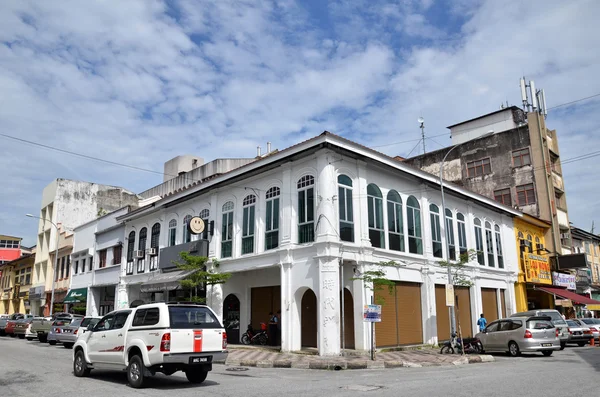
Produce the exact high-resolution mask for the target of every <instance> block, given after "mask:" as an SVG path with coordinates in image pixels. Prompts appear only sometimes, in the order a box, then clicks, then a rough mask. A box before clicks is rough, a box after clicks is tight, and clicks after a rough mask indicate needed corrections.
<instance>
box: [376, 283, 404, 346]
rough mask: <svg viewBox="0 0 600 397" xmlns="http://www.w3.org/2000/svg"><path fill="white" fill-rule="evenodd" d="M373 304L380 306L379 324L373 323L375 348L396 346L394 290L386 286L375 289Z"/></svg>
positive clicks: (396, 324) (396, 327) (396, 328)
mask: <svg viewBox="0 0 600 397" xmlns="http://www.w3.org/2000/svg"><path fill="white" fill-rule="evenodd" d="M375 304H376V305H381V322H379V323H375V343H376V344H377V347H385V346H397V345H398V318H397V315H396V289H395V288H392V290H391V291H390V289H389V288H388V286H387V285H384V286H381V287H378V288H376V289H375Z"/></svg>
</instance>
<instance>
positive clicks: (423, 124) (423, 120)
mask: <svg viewBox="0 0 600 397" xmlns="http://www.w3.org/2000/svg"><path fill="white" fill-rule="evenodd" d="M417 121H418V122H419V124H420V125H421V127H420V128H421V140H422V141H423V154H425V153H427V151H426V150H425V119H424V118H423V117H419V119H418V120H417Z"/></svg>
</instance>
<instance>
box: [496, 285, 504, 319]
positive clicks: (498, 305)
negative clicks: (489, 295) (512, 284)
mask: <svg viewBox="0 0 600 397" xmlns="http://www.w3.org/2000/svg"><path fill="white" fill-rule="evenodd" d="M495 290H496V311H497V316H498V318H503V317H504V313H502V294H501V293H500V289H499V288H495ZM504 296H506V292H505V293H504ZM504 304H506V302H504Z"/></svg>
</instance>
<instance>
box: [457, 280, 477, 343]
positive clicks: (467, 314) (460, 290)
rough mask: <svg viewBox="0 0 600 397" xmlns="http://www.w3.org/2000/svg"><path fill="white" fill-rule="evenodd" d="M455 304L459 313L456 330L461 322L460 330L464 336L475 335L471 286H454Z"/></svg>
mask: <svg viewBox="0 0 600 397" xmlns="http://www.w3.org/2000/svg"><path fill="white" fill-rule="evenodd" d="M454 295H455V304H456V310H457V312H458V314H457V315H456V319H457V322H456V332H457V333H458V325H459V322H460V330H461V333H462V336H463V338H470V337H472V336H473V316H472V315H471V313H472V312H471V293H470V292H469V287H454Z"/></svg>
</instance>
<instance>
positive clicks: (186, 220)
mask: <svg viewBox="0 0 600 397" xmlns="http://www.w3.org/2000/svg"><path fill="white" fill-rule="evenodd" d="M191 220H192V216H191V215H186V216H185V218H183V225H182V226H183V243H189V242H190V241H192V234H191V233H190V231H189V229H188V225H189V224H190V221H191Z"/></svg>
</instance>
